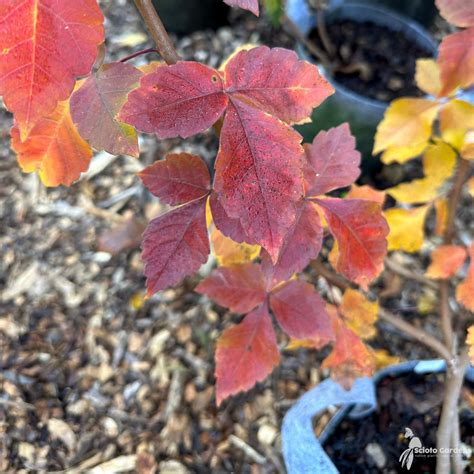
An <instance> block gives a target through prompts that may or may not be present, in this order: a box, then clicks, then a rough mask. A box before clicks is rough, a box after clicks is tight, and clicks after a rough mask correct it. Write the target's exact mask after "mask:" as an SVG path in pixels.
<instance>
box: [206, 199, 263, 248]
mask: <svg viewBox="0 0 474 474" xmlns="http://www.w3.org/2000/svg"><path fill="white" fill-rule="evenodd" d="M209 203H210V206H211V213H212V219H213V221H214V224H215V226H216V227H217V229H218V230H220V231H221V232H222V233H223V234H224V235H225V236H226V237H229V238H230V239H232V240H233V241H234V242H238V243H242V242H246V243H248V244H250V245H253V244H254V243H255V242H252V241H251V240H250V239H249V238H248V236H247V235H245V232H244V229H243V227H242V224H241V223H240V221H239V219H234V218H232V217H229V216H228V215H227V213H226V212H225V209H224V208H223V207H222V204H221V203H220V201H219V196H218V195H217V194H216V193H214V192H212V193H211V197H210V199H209Z"/></svg>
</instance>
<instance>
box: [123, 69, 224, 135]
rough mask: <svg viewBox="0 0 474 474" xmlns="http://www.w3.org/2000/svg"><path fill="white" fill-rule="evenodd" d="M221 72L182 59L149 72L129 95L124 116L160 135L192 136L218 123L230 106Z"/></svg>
mask: <svg viewBox="0 0 474 474" xmlns="http://www.w3.org/2000/svg"><path fill="white" fill-rule="evenodd" d="M226 104H227V97H226V95H225V94H224V93H223V85H222V79H221V77H220V74H219V73H218V72H217V71H216V70H214V69H212V68H210V67H207V66H205V65H203V64H199V63H196V62H185V61H180V62H178V63H177V64H174V65H173V66H163V67H159V68H157V69H156V70H155V71H154V72H152V73H150V74H147V75H146V76H144V77H143V78H142V79H141V81H140V87H139V88H138V89H136V90H134V91H133V92H131V93H130V94H129V95H128V102H127V103H126V104H125V106H124V107H123V109H122V111H121V113H120V116H119V117H120V120H122V121H123V122H125V123H129V124H131V125H133V126H134V127H136V128H137V130H140V131H141V132H146V133H156V135H157V136H158V138H172V137H177V136H180V137H182V138H187V137H190V136H191V135H194V134H195V133H198V132H202V131H204V130H206V129H207V128H209V127H210V126H211V125H212V124H214V123H215V122H216V121H217V119H218V118H219V117H220V116H221V115H222V113H223V112H224V110H225V108H226Z"/></svg>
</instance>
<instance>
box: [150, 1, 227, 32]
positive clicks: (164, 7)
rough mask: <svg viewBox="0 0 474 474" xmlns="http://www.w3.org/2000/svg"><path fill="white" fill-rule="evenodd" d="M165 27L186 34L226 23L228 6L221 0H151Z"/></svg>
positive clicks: (214, 27)
mask: <svg viewBox="0 0 474 474" xmlns="http://www.w3.org/2000/svg"><path fill="white" fill-rule="evenodd" d="M153 4H154V6H155V8H156V9H157V11H158V12H159V13H160V17H161V20H162V21H163V23H164V25H165V27H166V29H167V30H168V31H171V32H173V33H176V34H178V35H187V34H190V33H192V32H194V31H198V30H204V29H206V28H212V29H216V28H219V27H220V26H223V25H226V24H227V16H228V13H229V7H228V6H227V5H226V4H225V3H224V2H223V1H222V0H153Z"/></svg>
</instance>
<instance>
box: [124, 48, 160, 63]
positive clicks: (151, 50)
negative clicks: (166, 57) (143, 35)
mask: <svg viewBox="0 0 474 474" xmlns="http://www.w3.org/2000/svg"><path fill="white" fill-rule="evenodd" d="M147 53H158V54H160V52H159V51H158V50H157V49H156V48H147V49H142V50H141V51H137V52H135V53H133V54H130V56H126V57H124V58H123V59H121V60H120V62H121V63H125V62H127V61H130V59H133V58H136V57H138V56H141V55H142V54H147Z"/></svg>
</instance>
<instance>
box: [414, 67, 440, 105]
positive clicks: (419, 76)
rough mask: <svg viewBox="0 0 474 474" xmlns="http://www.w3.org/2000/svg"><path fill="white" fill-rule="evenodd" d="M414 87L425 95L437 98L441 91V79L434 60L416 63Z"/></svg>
mask: <svg viewBox="0 0 474 474" xmlns="http://www.w3.org/2000/svg"><path fill="white" fill-rule="evenodd" d="M415 80H416V85H417V86H418V88H419V89H421V90H422V91H423V92H426V93H427V94H431V95H434V96H437V95H438V94H439V91H440V90H441V77H440V73H439V66H438V63H437V62H436V61H435V60H434V59H418V60H417V61H416V75H415Z"/></svg>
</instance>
